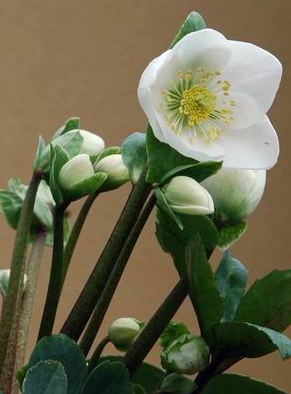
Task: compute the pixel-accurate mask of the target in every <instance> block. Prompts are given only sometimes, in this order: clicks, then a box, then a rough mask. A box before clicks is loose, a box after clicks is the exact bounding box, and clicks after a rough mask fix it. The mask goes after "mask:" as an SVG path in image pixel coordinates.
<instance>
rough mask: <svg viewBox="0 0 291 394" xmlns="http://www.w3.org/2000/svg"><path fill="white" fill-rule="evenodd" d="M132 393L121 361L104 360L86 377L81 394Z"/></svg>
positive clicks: (126, 372)
mask: <svg viewBox="0 0 291 394" xmlns="http://www.w3.org/2000/svg"><path fill="white" fill-rule="evenodd" d="M92 393H102V394H116V393H118V394H132V386H131V384H130V380H129V375H128V371H127V369H126V367H125V365H124V363H122V362H121V361H104V362H102V363H101V364H99V365H97V367H96V368H95V369H94V370H93V371H92V372H91V373H90V375H89V376H88V378H87V379H86V382H85V385H84V388H83V390H82V394H92Z"/></svg>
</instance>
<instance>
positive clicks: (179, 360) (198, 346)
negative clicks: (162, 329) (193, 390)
mask: <svg viewBox="0 0 291 394" xmlns="http://www.w3.org/2000/svg"><path fill="white" fill-rule="evenodd" d="M209 358H210V353H209V349H208V346H207V344H206V342H205V341H204V339H203V338H201V337H199V336H196V335H192V334H186V335H182V336H181V337H179V338H178V339H176V340H175V341H174V342H172V343H171V345H169V346H168V347H167V349H166V350H164V352H163V353H162V354H161V362H162V366H163V368H164V369H166V370H168V371H170V372H177V373H185V374H187V375H192V374H195V373H197V372H200V371H202V370H203V369H205V368H206V367H207V365H208V364H209Z"/></svg>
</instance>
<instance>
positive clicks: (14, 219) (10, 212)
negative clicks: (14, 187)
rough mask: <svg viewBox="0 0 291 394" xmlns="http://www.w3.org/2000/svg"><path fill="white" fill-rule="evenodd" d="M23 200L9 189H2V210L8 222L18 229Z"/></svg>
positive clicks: (0, 199) (0, 203)
mask: <svg viewBox="0 0 291 394" xmlns="http://www.w3.org/2000/svg"><path fill="white" fill-rule="evenodd" d="M21 207H22V200H21V199H20V198H19V197H17V196H16V195H15V194H14V193H12V192H10V191H9V190H0V210H1V211H2V212H3V214H4V216H5V218H6V220H7V222H8V224H9V225H10V226H11V227H12V228H13V229H14V230H16V228H17V224H18V220H19V215H20V211H21Z"/></svg>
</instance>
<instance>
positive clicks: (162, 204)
mask: <svg viewBox="0 0 291 394" xmlns="http://www.w3.org/2000/svg"><path fill="white" fill-rule="evenodd" d="M155 195H156V199H157V205H158V207H159V208H160V209H161V210H162V211H163V212H164V213H165V214H166V215H168V216H169V217H170V219H172V220H173V221H174V222H175V223H176V224H177V226H178V227H179V228H180V230H183V224H182V222H181V219H180V218H179V216H178V215H176V214H175V213H174V212H173V211H172V209H171V207H170V206H169V204H168V202H167V200H166V198H165V196H164V193H163V192H162V191H161V189H160V188H156V189H155Z"/></svg>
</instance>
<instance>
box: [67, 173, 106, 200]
mask: <svg viewBox="0 0 291 394" xmlns="http://www.w3.org/2000/svg"><path fill="white" fill-rule="evenodd" d="M106 179H107V174H105V172H97V173H96V174H94V175H92V176H91V177H90V178H87V179H84V180H83V181H81V182H78V183H75V184H74V186H72V187H71V188H70V190H66V191H63V197H64V200H65V201H66V202H72V201H75V200H79V198H82V197H84V196H87V195H88V194H91V193H94V192H97V191H98V190H99V189H100V190H101V189H102V185H103V184H104V182H105V181H106Z"/></svg>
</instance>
